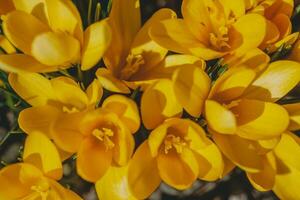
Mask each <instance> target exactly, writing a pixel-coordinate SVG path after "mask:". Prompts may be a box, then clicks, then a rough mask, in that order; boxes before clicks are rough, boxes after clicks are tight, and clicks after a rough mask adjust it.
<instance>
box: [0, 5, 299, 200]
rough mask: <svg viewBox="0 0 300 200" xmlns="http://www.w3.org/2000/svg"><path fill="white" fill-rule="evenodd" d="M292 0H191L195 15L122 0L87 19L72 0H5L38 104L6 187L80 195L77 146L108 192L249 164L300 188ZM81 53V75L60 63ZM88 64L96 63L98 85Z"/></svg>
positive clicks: (13, 195)
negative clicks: (149, 12) (72, 174)
mask: <svg viewBox="0 0 300 200" xmlns="http://www.w3.org/2000/svg"><path fill="white" fill-rule="evenodd" d="M293 8H294V5H293V0H183V1H182V10H181V12H182V16H183V17H178V16H176V13H175V12H174V11H172V10H171V9H167V8H164V9H160V10H158V11H157V12H156V13H154V14H153V16H152V17H151V18H150V19H148V20H147V21H146V22H145V23H144V25H141V13H140V4H139V0H112V10H111V12H110V14H109V16H108V18H106V19H102V20H100V21H97V22H95V23H92V24H90V25H89V26H88V27H87V28H86V29H85V30H84V28H83V25H82V24H83V23H82V19H81V16H80V13H79V12H78V10H77V8H76V6H75V5H74V4H73V3H72V1H71V0H0V14H1V19H2V30H3V32H2V33H3V34H2V35H1V36H0V46H1V49H2V50H3V53H2V54H1V55H0V69H1V70H3V71H6V72H8V73H9V84H10V86H11V87H12V88H13V89H14V91H15V92H16V94H18V95H19V96H20V97H21V98H22V99H24V100H25V101H26V102H27V103H28V104H30V105H31V107H29V108H26V109H24V110H22V111H21V113H20V115H19V117H18V124H19V126H20V128H21V129H22V130H23V131H24V132H25V133H26V134H27V139H26V142H25V149H24V153H23V161H22V162H21V163H17V164H10V165H8V166H6V167H4V168H3V169H2V170H1V171H0V199H1V200H17V199H42V200H75V199H76V200H77V199H78V200H79V199H81V197H79V196H78V195H76V194H75V193H74V192H72V191H71V190H69V189H67V188H64V187H63V186H62V185H60V184H59V183H58V182H57V181H58V180H60V179H61V178H62V176H63V170H62V161H64V160H66V159H68V158H70V157H71V156H72V155H73V156H74V155H76V170H77V173H78V175H79V176H80V177H82V178H83V179H84V180H86V181H89V182H92V183H95V185H96V190H97V194H98V196H99V198H100V199H103V200H110V199H111V200H127V199H132V200H134V199H145V198H147V197H149V196H150V195H151V194H152V193H153V192H154V191H155V190H156V188H157V187H158V186H159V185H160V183H161V181H163V182H165V183H166V184H168V185H170V186H171V187H174V188H176V189H178V190H184V189H187V188H189V187H190V186H191V185H192V184H193V183H194V182H195V181H196V180H197V179H201V180H205V181H215V180H218V179H221V178H222V177H224V176H225V175H227V174H228V173H229V172H230V171H231V170H232V169H234V168H235V167H236V166H237V167H239V168H240V169H242V170H244V171H245V172H246V174H247V177H248V179H249V180H250V182H251V183H252V185H253V186H254V187H255V188H256V189H257V190H260V191H267V190H273V191H274V192H275V193H276V194H277V195H278V196H279V197H280V198H282V199H287V200H298V199H300V192H299V191H298V190H299V189H298V187H299V185H300V159H299V158H300V139H299V137H298V136H297V135H296V134H295V133H293V131H297V130H299V129H300V103H293V104H284V105H283V104H282V101H279V100H281V99H282V98H283V97H284V96H285V95H286V94H287V93H288V92H290V91H291V90H292V89H293V88H294V87H295V86H296V85H297V84H298V83H299V81H300V40H299V41H298V42H297V40H298V35H299V33H298V32H295V33H292V24H291V21H290V18H291V16H292V12H293ZM288 48H289V49H292V50H291V52H289V54H288V55H286V56H285V57H282V58H280V59H285V60H278V59H276V56H277V57H278V55H277V54H278V52H279V53H280V52H282V50H286V49H288ZM171 52H172V53H171ZM270 57H271V58H270ZM102 58H103V59H102ZM70 67H74V68H75V67H77V68H78V71H79V72H78V75H77V76H73V77H72V76H62V75H57V71H64V72H66V73H67V71H66V70H67V69H68V68H70ZM94 69H97V71H95V70H94ZM93 70H94V71H93ZM82 73H90V74H92V73H93V76H92V77H95V78H93V79H94V80H89V81H88V84H87V85H88V86H87V87H84V86H86V85H85V84H84V83H83V81H82V77H80V76H79V75H81V76H82ZM94 74H95V76H94ZM67 75H68V74H67ZM104 89H105V90H104ZM108 91H110V92H108ZM130 93H132V95H131V96H130ZM137 93H138V95H140V96H141V98H140V99H139V98H137V97H136V94H137ZM141 121H142V123H141ZM141 124H143V125H141ZM141 127H142V128H141ZM139 134H142V135H143V136H142V137H144V139H143V140H142V141H137V140H136V141H135V139H134V137H135V136H137V135H139Z"/></svg>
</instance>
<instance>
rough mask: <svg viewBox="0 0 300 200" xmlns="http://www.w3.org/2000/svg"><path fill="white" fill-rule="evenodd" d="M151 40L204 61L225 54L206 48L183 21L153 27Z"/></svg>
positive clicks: (174, 20) (163, 22) (167, 22)
mask: <svg viewBox="0 0 300 200" xmlns="http://www.w3.org/2000/svg"><path fill="white" fill-rule="evenodd" d="M150 36H151V38H152V39H153V40H154V41H155V42H157V43H158V44H159V45H161V46H163V47H165V48H167V49H169V50H171V51H174V52H178V53H184V54H193V55H195V56H197V57H199V58H202V59H204V60H211V59H214V58H219V57H221V56H222V55H224V54H225V53H222V52H218V51H215V50H212V49H209V48H207V47H205V45H204V44H202V43H201V42H200V41H199V40H198V39H197V38H196V37H195V36H194V35H193V34H192V33H191V32H190V31H189V30H188V27H187V26H186V24H185V22H184V21H183V20H182V19H167V20H163V21H162V22H160V23H157V24H155V25H153V26H152V28H151V29H150Z"/></svg>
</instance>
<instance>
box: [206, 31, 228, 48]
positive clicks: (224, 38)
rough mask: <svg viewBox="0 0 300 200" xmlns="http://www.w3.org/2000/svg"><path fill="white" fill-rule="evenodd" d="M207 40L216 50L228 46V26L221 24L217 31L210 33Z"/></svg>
mask: <svg viewBox="0 0 300 200" xmlns="http://www.w3.org/2000/svg"><path fill="white" fill-rule="evenodd" d="M209 41H210V44H211V45H212V46H213V47H214V48H216V49H218V50H222V49H224V48H230V45H229V44H228V41H229V37H228V28H227V27H226V26H221V27H219V28H218V31H215V33H210V34H209Z"/></svg>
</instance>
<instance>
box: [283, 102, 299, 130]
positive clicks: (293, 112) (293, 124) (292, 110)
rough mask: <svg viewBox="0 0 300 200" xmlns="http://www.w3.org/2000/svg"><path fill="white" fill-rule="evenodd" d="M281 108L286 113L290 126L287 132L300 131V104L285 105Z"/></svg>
mask: <svg viewBox="0 0 300 200" xmlns="http://www.w3.org/2000/svg"><path fill="white" fill-rule="evenodd" d="M283 107H284V108H285V109H286V110H287V111H288V113H289V116H290V124H289V128H288V130H291V131H296V130H299V129H300V103H294V104H286V105H283Z"/></svg>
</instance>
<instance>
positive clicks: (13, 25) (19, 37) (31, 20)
mask: <svg viewBox="0 0 300 200" xmlns="http://www.w3.org/2000/svg"><path fill="white" fill-rule="evenodd" d="M3 31H4V34H5V36H6V37H7V38H8V39H9V41H10V42H12V43H13V44H14V46H15V47H17V48H18V49H20V50H21V51H22V52H24V53H26V54H29V55H30V53H31V44H32V42H33V40H34V38H35V37H36V36H37V35H39V34H42V33H44V32H47V31H49V28H48V27H47V26H46V25H45V24H43V23H42V22H41V21H40V20H38V19H37V18H35V17H34V16H32V15H30V14H28V13H25V12H23V11H13V12H10V13H9V14H7V15H6V17H5V19H4V21H3Z"/></svg>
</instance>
